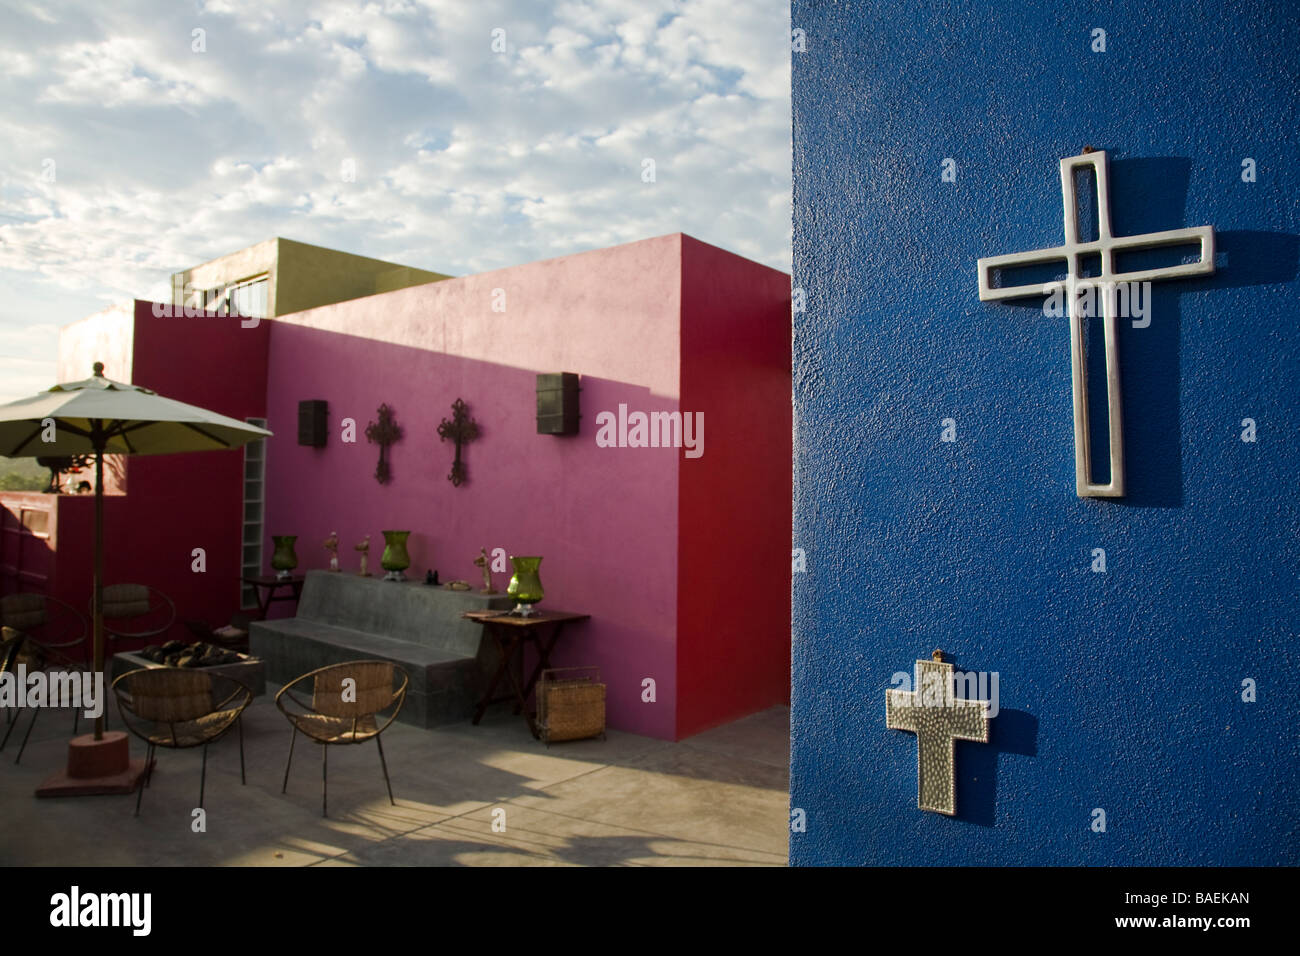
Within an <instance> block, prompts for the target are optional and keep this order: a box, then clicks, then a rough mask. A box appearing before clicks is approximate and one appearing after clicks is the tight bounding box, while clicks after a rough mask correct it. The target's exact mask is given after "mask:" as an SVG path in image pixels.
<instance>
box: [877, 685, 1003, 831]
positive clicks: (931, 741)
mask: <svg viewBox="0 0 1300 956" xmlns="http://www.w3.org/2000/svg"><path fill="white" fill-rule="evenodd" d="M885 726H886V727H889V728H890V729H891V730H908V731H911V732H912V733H914V734H916V805H917V806H918V807H919V808H920V809H922V810H932V811H934V812H935V813H946V814H948V815H949V816H952V815H953V814H955V813H956V812H957V777H956V773H955V771H954V769H953V750H954V749H955V745H954V743H953V741H955V740H976V741H979V742H980V743H988V739H989V716H988V704H987V703H985V702H984V701H982V700H965V699H962V698H959V697H957V696H956V695H955V694H954V692H953V680H952V665H951V664H945V663H944V662H943V661H939V660H930V661H917V662H916V690H914V691H902V690H894V689H890V690H887V691H885Z"/></svg>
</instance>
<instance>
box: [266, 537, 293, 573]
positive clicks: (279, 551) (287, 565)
mask: <svg viewBox="0 0 1300 956" xmlns="http://www.w3.org/2000/svg"><path fill="white" fill-rule="evenodd" d="M297 540H298V536H297V535H296V534H273V535H271V543H272V544H274V545H275V551H274V552H272V554H271V567H272V568H274V569H275V576H276V577H277V578H279V579H280V580H284V579H285V578H288V577H292V576H293V569H294V568H296V567H297V566H298V555H297V553H296V552H295V551H294V550H293V543H294V542H295V541H297Z"/></svg>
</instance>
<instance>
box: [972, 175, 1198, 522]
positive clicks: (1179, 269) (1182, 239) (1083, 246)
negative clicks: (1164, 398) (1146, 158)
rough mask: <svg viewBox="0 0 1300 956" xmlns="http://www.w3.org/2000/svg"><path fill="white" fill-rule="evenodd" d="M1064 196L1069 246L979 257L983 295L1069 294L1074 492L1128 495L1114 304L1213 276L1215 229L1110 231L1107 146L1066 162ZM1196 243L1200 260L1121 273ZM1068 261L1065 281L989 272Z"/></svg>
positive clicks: (992, 297)
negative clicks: (1097, 461) (1123, 291)
mask: <svg viewBox="0 0 1300 956" xmlns="http://www.w3.org/2000/svg"><path fill="white" fill-rule="evenodd" d="M1085 166H1091V167H1092V168H1093V171H1094V176H1095V179H1096V183H1097V238H1096V239H1094V240H1090V241H1085V240H1084V239H1083V237H1082V236H1081V235H1080V232H1079V213H1078V209H1079V196H1078V189H1077V187H1076V185H1075V182H1074V171H1075V170H1076V169H1080V168H1082V167H1085ZM1061 193H1062V196H1063V197H1064V199H1065V245H1062V246H1056V247H1054V248H1051V249H1036V250H1034V251H1033V252H1014V253H1011V254H1010V255H1005V256H990V257H988V258H985V259H980V260H979V283H980V299H981V301H984V302H995V301H998V300H1001V299H1020V298H1025V297H1028V296H1038V295H1053V294H1056V295H1060V294H1061V293H1062V292H1063V293H1064V294H1065V299H1066V302H1067V303H1068V305H1067V308H1068V309H1069V316H1070V369H1071V375H1072V381H1073V392H1074V484H1075V491H1076V493H1077V494H1078V495H1079V497H1080V498H1120V497H1123V495H1124V436H1123V422H1122V417H1121V408H1120V385H1119V343H1118V341H1117V329H1118V326H1119V317H1118V315H1117V311H1116V306H1115V302H1116V295H1115V293H1116V288H1115V287H1116V284H1118V283H1129V282H1147V281H1150V280H1152V279H1177V278H1181V277H1182V276H1196V275H1210V274H1213V272H1214V227H1213V226H1196V227H1194V228H1191V229H1170V230H1168V231H1167V232H1148V233H1145V234H1143V235H1140V236H1114V235H1111V231H1110V189H1109V182H1108V176H1107V166H1106V154H1105V153H1104V152H1102V151H1100V150H1098V151H1096V152H1089V153H1084V154H1083V155H1081V156H1070V157H1068V158H1067V159H1063V160H1061ZM1193 242H1198V243H1200V247H1201V251H1200V257H1199V258H1198V259H1197V261H1196V262H1191V263H1184V264H1182V265H1176V266H1167V267H1165V268H1161V269H1144V270H1139V271H1137V272H1119V271H1117V270H1116V268H1115V255H1116V253H1121V252H1130V251H1133V250H1137V249H1153V248H1157V247H1159V246H1179V245H1190V244H1191V243H1193ZM1090 257H1091V258H1100V260H1101V265H1100V275H1097V276H1086V277H1085V269H1084V260H1085V259H1088V258H1090ZM1062 260H1064V262H1065V267H1066V277H1065V279H1064V280H1057V281H1054V282H1048V283H1045V284H1041V285H1039V284H1032V285H1016V286H1001V287H997V288H995V287H994V286H993V284H992V282H991V281H990V275H991V274H992V272H993V271H994V270H996V269H1006V268H1016V267H1022V266H1036V265H1044V264H1049V263H1053V264H1059V263H1060V262H1061V261H1062ZM1081 277H1083V278H1082V279H1081ZM1094 289H1095V290H1098V291H1100V293H1101V295H1100V298H1101V302H1102V323H1103V327H1104V330H1105V343H1106V344H1105V348H1106V416H1107V424H1108V426H1109V435H1110V441H1109V444H1110V481H1109V482H1108V483H1106V484H1098V483H1096V482H1094V481H1093V480H1092V451H1091V448H1090V440H1089V430H1088V381H1087V373H1086V368H1087V355H1086V353H1085V351H1084V344H1083V319H1084V318H1085V316H1084V315H1082V314H1081V312H1083V311H1085V310H1081V309H1080V308H1079V303H1078V297H1079V295H1080V294H1081V293H1083V294H1087V295H1091V293H1092V291H1093V290H1094Z"/></svg>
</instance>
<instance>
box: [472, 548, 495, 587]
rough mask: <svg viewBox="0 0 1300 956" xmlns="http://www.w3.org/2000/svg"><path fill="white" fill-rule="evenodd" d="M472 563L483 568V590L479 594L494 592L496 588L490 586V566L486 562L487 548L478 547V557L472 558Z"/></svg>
mask: <svg viewBox="0 0 1300 956" xmlns="http://www.w3.org/2000/svg"><path fill="white" fill-rule="evenodd" d="M474 565H475V566H476V567H479V568H482V569H483V590H481V591H479V592H478V593H479V594H496V593H497V589H496V588H494V587H493V586H492V567H491V565H489V564H488V553H487V548H479V549H478V557H477V558H475V559H474Z"/></svg>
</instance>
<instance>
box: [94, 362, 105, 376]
mask: <svg viewBox="0 0 1300 956" xmlns="http://www.w3.org/2000/svg"><path fill="white" fill-rule="evenodd" d="M94 371H95V377H96V378H103V377H104V363H103V362H96V363H95V367H94Z"/></svg>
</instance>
